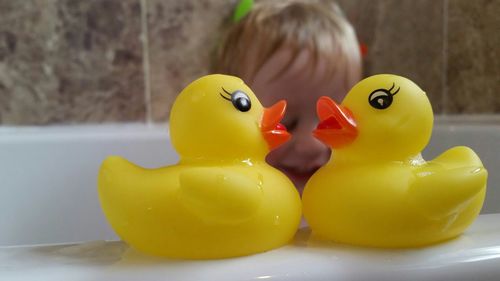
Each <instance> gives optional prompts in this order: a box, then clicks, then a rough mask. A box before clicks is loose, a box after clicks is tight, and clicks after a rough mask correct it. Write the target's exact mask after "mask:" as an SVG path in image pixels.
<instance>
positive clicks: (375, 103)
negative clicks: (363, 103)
mask: <svg viewBox="0 0 500 281" xmlns="http://www.w3.org/2000/svg"><path fill="white" fill-rule="evenodd" d="M368 102H369V103H370V105H371V106H372V107H374V108H376V109H386V108H388V107H389V106H391V104H392V94H391V93H390V92H389V91H387V90H385V89H379V90H375V91H373V92H372V93H371V94H370V96H369V97H368Z"/></svg>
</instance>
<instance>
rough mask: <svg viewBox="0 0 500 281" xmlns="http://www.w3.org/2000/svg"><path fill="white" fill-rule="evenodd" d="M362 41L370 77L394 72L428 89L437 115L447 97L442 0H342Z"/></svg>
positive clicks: (343, 6)
mask: <svg viewBox="0 0 500 281" xmlns="http://www.w3.org/2000/svg"><path fill="white" fill-rule="evenodd" d="M338 2H339V4H340V6H341V7H342V8H343V9H344V11H345V14H346V16H347V17H348V18H349V19H350V20H351V22H352V23H353V25H354V27H355V29H356V32H357V33H358V38H359V40H360V42H361V43H364V44H366V45H367V46H368V54H367V56H366V57H365V58H364V66H365V75H367V76H369V75H373V74H378V73H393V74H398V75H402V76H405V77H408V78H410V79H411V80H413V81H414V82H415V83H417V84H418V85H419V86H420V87H421V88H422V89H423V90H424V91H426V92H427V94H428V96H429V98H430V100H431V103H432V106H433V108H434V111H435V113H440V112H442V100H443V84H444V83H443V82H444V79H443V78H444V77H443V69H444V55H443V45H444V39H443V10H444V9H443V0H438V1H436V0H419V1H415V0H377V1H373V0H340V1H338Z"/></svg>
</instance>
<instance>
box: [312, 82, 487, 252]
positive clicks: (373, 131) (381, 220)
mask: <svg viewBox="0 0 500 281" xmlns="http://www.w3.org/2000/svg"><path fill="white" fill-rule="evenodd" d="M317 113H318V116H319V119H320V123H319V124H318V127H317V128H316V130H315V131H314V135H315V137H316V138H318V139H319V140H321V141H322V142H324V143H325V144H327V145H328V146H330V147H331V148H333V149H334V152H333V153H332V157H331V159H330V161H329V162H328V163H327V164H326V165H325V166H324V167H322V168H321V169H319V170H318V171H317V172H316V173H315V174H314V175H313V176H312V177H311V178H310V180H309V181H308V183H307V184H306V186H305V189H304V193H303V197H302V200H303V212H304V216H305V218H306V220H307V222H308V223H309V225H310V227H311V229H312V231H313V233H315V234H316V236H317V237H320V238H323V239H328V240H332V241H336V242H341V243H348V244H354V245H363V246H372V247H388V248H391V247H394V248H396V247H418V246H423V245H428V244H432V243H437V242H440V241H444V240H447V239H451V238H453V237H456V236H458V235H460V234H461V233H462V232H463V231H464V230H465V229H466V228H467V227H468V226H469V225H470V224H471V223H472V222H473V221H474V219H475V218H476V217H477V215H478V214H479V211H480V209H481V207H482V204H483V201H484V197H485V192H486V180H487V171H486V169H485V168H484V167H483V165H482V163H481V160H480V159H479V157H478V156H477V155H476V154H475V153H474V152H473V151H472V150H471V149H470V148H467V147H454V148H452V149H449V150H447V151H446V152H444V153H443V154H441V155H440V156H439V157H437V158H436V159H434V160H432V161H425V160H424V159H422V156H421V154H420V152H421V151H422V150H423V149H424V148H425V146H426V145H427V143H428V141H429V139H430V136H431V131H432V126H433V113H432V108H431V105H430V103H429V100H428V98H427V96H426V94H425V92H423V91H422V90H421V89H420V88H419V87H418V86H417V85H416V84H415V83H413V82H412V81H410V80H408V79H406V78H404V77H401V76H396V75H389V74H381V75H375V76H371V77H368V78H366V79H364V80H362V81H361V82H359V83H358V84H357V85H355V86H354V87H353V88H352V89H351V91H350V92H349V93H348V94H347V96H346V97H345V99H344V100H343V102H342V104H341V105H337V104H336V103H335V102H334V101H333V100H331V99H330V98H327V97H322V98H320V99H319V100H318V103H317Z"/></svg>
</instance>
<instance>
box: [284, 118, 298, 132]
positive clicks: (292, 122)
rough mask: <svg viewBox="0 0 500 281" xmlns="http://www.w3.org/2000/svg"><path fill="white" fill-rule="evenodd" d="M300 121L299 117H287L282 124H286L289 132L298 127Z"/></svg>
mask: <svg viewBox="0 0 500 281" xmlns="http://www.w3.org/2000/svg"><path fill="white" fill-rule="evenodd" d="M298 123H299V119H297V118H292V119H286V118H285V119H284V120H283V121H282V124H283V125H285V127H286V129H287V130H288V131H289V132H292V131H293V130H294V129H295V128H296V127H297V124H298Z"/></svg>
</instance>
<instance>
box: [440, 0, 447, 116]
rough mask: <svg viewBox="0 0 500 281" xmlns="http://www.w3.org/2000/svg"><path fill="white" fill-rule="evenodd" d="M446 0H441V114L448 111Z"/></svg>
mask: <svg viewBox="0 0 500 281" xmlns="http://www.w3.org/2000/svg"><path fill="white" fill-rule="evenodd" d="M448 4H449V3H448V0H443V68H442V72H443V73H442V75H441V84H442V87H443V93H442V97H441V103H442V107H443V109H442V110H443V111H442V113H443V115H447V114H448V113H449V108H448V106H449V104H448V102H449V100H448Z"/></svg>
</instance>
